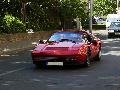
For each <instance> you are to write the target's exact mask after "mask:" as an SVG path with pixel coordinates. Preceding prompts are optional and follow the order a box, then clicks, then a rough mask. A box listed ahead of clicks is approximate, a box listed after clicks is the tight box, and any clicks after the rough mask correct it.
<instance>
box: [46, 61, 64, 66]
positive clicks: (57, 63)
mask: <svg viewBox="0 0 120 90" xmlns="http://www.w3.org/2000/svg"><path fill="white" fill-rule="evenodd" d="M47 65H56V66H63V62H48V63H47Z"/></svg>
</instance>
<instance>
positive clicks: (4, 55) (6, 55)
mask: <svg viewBox="0 0 120 90" xmlns="http://www.w3.org/2000/svg"><path fill="white" fill-rule="evenodd" d="M0 56H1V57H10V56H13V57H15V56H18V55H9V54H2V55H0Z"/></svg>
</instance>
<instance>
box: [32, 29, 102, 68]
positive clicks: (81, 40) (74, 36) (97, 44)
mask: <svg viewBox="0 0 120 90" xmlns="http://www.w3.org/2000/svg"><path fill="white" fill-rule="evenodd" d="M100 59H101V40H100V39H99V38H97V37H96V36H94V35H92V34H90V33H88V32H86V31H76V32H73V31H60V32H55V33H53V34H52V35H51V36H50V38H49V39H48V40H47V41H43V40H40V41H39V43H38V44H37V45H36V47H35V49H34V50H33V51H32V61H33V64H35V65H36V66H37V67H41V66H51V65H52V66H63V65H80V64H82V65H84V66H90V64H91V62H92V61H94V60H96V61H100Z"/></svg>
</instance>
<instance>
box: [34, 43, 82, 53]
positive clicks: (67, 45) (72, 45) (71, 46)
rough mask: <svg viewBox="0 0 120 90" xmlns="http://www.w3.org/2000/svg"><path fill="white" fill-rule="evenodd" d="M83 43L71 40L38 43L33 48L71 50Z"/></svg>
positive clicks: (38, 49)
mask: <svg viewBox="0 0 120 90" xmlns="http://www.w3.org/2000/svg"><path fill="white" fill-rule="evenodd" d="M82 45H83V43H77V42H76V43H73V42H58V43H53V44H38V45H37V46H36V48H35V49H34V50H37V51H47V50H73V49H77V48H79V47H81V46H82Z"/></svg>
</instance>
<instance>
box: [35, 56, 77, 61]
mask: <svg viewBox="0 0 120 90" xmlns="http://www.w3.org/2000/svg"><path fill="white" fill-rule="evenodd" d="M74 59H75V58H74V57H73V56H64V57H60V56H56V57H55V56H34V57H33V60H37V61H53V62H56V61H72V60H74Z"/></svg>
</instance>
